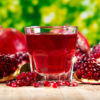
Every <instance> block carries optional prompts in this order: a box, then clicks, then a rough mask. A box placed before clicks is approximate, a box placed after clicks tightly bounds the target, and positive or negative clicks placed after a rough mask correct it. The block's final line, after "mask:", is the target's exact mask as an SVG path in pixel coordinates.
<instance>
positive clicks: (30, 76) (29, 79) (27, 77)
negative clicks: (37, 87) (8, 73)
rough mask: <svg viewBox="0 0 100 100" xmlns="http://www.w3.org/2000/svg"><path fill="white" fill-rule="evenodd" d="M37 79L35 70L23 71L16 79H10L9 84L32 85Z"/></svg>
mask: <svg viewBox="0 0 100 100" xmlns="http://www.w3.org/2000/svg"><path fill="white" fill-rule="evenodd" d="M35 79H36V73H35V72H32V73H31V72H23V73H21V74H20V75H18V76H17V77H16V80H12V81H8V82H7V83H6V84H7V86H12V87H20V86H31V85H32V84H33V83H34V82H35Z"/></svg>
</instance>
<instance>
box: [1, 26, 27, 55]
mask: <svg viewBox="0 0 100 100" xmlns="http://www.w3.org/2000/svg"><path fill="white" fill-rule="evenodd" d="M19 51H27V47H26V39H25V36H24V34H23V33H22V32H20V31H18V30H16V29H14V28H0V54H14V53H16V52H19Z"/></svg>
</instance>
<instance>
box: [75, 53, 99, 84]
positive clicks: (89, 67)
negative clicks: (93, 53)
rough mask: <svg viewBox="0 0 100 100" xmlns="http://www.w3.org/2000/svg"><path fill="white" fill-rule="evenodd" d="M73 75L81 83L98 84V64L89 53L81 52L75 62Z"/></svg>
mask: <svg viewBox="0 0 100 100" xmlns="http://www.w3.org/2000/svg"><path fill="white" fill-rule="evenodd" d="M74 66H75V68H76V70H75V72H74V77H75V79H76V80H78V81H80V82H82V83H89V84H100V64H98V63H97V61H96V59H95V58H93V57H90V54H83V55H81V56H80V58H78V60H77V62H76V63H75V65H74Z"/></svg>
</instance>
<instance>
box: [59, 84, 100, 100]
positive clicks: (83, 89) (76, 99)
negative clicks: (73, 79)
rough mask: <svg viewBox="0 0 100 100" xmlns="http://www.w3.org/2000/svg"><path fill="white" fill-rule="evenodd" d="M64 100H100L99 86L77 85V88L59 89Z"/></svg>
mask: <svg viewBox="0 0 100 100" xmlns="http://www.w3.org/2000/svg"><path fill="white" fill-rule="evenodd" d="M60 91H61V94H62V95H63V97H64V100H100V85H89V84H79V86H78V87H69V88H68V87H60Z"/></svg>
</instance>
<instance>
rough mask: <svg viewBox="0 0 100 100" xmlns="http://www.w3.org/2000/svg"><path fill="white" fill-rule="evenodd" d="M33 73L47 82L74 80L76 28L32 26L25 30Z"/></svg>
mask: <svg viewBox="0 0 100 100" xmlns="http://www.w3.org/2000/svg"><path fill="white" fill-rule="evenodd" d="M25 34H26V40H27V47H28V52H29V58H30V66H31V71H36V72H37V73H38V74H40V75H41V76H43V79H45V80H51V81H53V80H63V79H64V80H65V79H66V80H68V81H71V78H72V57H73V56H74V53H75V48H76V39H77V27H76V26H43V27H40V26H31V27H26V28H25Z"/></svg>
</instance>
